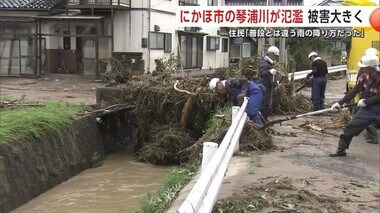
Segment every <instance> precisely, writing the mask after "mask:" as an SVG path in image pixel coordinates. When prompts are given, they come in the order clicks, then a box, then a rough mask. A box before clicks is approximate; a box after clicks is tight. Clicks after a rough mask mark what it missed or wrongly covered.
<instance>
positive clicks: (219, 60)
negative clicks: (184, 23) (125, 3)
mask: <svg viewBox="0 0 380 213" xmlns="http://www.w3.org/2000/svg"><path fill="white" fill-rule="evenodd" d="M223 2H224V1H223V0H219V1H218V5H223ZM198 3H199V4H200V5H201V6H206V5H207V0H199V1H198ZM177 5H178V1H177V0H171V1H170V0H151V2H150V4H149V0H132V1H131V10H130V12H128V11H116V13H115V17H114V18H115V19H114V20H115V21H114V23H115V24H114V26H115V27H114V42H115V47H114V51H122V52H142V53H143V58H144V61H145V71H153V70H154V69H155V66H156V64H155V63H154V60H155V59H157V58H168V57H169V56H170V53H164V50H149V49H148V48H143V47H142V46H141V44H142V38H148V45H149V37H148V35H149V32H154V26H155V25H157V26H159V27H160V32H162V33H171V34H172V51H171V53H174V54H175V55H178V52H179V41H178V39H179V38H178V34H177V30H184V29H183V28H180V27H178V26H175V25H174V24H173V23H175V18H176V17H175V12H176V10H177ZM149 7H150V9H149ZM149 11H150V12H149ZM129 13H130V14H129ZM218 30H219V28H216V27H213V28H204V29H202V30H201V32H204V33H207V34H208V35H209V36H218V37H220V36H219V35H218ZM203 39H204V40H203V66H202V69H209V68H210V67H211V68H219V67H228V61H229V54H228V52H225V53H222V40H221V39H220V42H219V43H220V47H219V50H216V51H207V50H206V47H207V39H206V36H204V37H203Z"/></svg>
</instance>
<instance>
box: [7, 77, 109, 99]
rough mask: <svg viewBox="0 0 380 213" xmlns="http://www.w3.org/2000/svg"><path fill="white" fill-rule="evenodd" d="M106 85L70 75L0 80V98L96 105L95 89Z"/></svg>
mask: <svg viewBox="0 0 380 213" xmlns="http://www.w3.org/2000/svg"><path fill="white" fill-rule="evenodd" d="M105 86H106V84H105V83H102V82H100V81H98V80H95V79H89V78H79V77H77V76H72V75H48V76H46V77H43V78H38V79H26V78H12V77H1V78H0V96H2V97H4V96H8V97H12V98H15V99H22V100H26V101H41V102H46V101H58V102H69V103H83V104H95V103H96V96H95V94H96V88H98V87H105Z"/></svg>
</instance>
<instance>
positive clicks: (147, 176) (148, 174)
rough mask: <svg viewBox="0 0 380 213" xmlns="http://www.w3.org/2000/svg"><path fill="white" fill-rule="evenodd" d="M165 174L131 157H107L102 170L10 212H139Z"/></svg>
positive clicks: (84, 174)
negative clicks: (134, 210) (141, 203)
mask: <svg viewBox="0 0 380 213" xmlns="http://www.w3.org/2000/svg"><path fill="white" fill-rule="evenodd" d="M168 172H169V167H163V166H155V165H149V164H146V163H142V162H138V161H136V160H135V158H134V157H133V156H132V155H131V154H125V153H114V154H110V155H108V156H107V157H106V159H105V160H104V164H103V165H102V166H100V167H97V168H92V169H87V170H85V171H83V172H81V173H80V174H78V175H76V176H74V177H72V178H70V179H69V180H67V181H66V182H64V183H61V184H60V185H58V186H56V187H54V188H52V189H50V190H49V191H47V192H45V193H43V194H41V195H40V196H38V197H36V198H34V199H33V200H31V201H29V202H28V203H26V204H24V205H22V206H21V207H19V208H18V209H16V210H15V211H14V212H17V213H21V212H27V213H30V212H38V213H42V212H49V213H50V212H91V213H95V212H99V213H100V212H102V213H103V212H115V213H117V212H129V211H128V210H130V209H131V208H133V209H138V208H139V206H140V205H139V204H140V200H141V199H142V198H143V197H144V196H145V195H146V193H147V192H149V191H152V190H155V189H157V188H158V187H159V186H160V185H161V184H162V183H163V179H164V177H165V175H166V174H167V173H168Z"/></svg>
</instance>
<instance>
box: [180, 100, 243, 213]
mask: <svg viewBox="0 0 380 213" xmlns="http://www.w3.org/2000/svg"><path fill="white" fill-rule="evenodd" d="M247 104H248V99H247V98H245V100H244V102H243V104H242V105H241V107H240V109H239V111H238V113H237V114H236V116H234V119H233V121H232V123H231V126H230V128H229V129H228V131H227V133H226V135H225V136H224V138H223V141H222V142H221V144H220V145H219V148H218V149H217V150H216V152H215V154H214V155H213V157H212V158H211V160H210V162H209V163H208V164H207V166H206V169H205V170H204V172H202V174H201V175H200V177H199V179H198V181H197V182H196V183H195V185H194V187H193V189H192V190H191V191H190V193H189V194H188V196H187V197H186V199H185V201H184V202H183V203H182V205H181V207H180V208H179V210H178V212H180V213H195V212H201V213H206V212H211V211H212V209H213V207H214V204H215V202H216V200H217V198H218V194H219V190H220V187H221V185H222V181H223V177H224V175H225V174H226V171H227V167H228V164H229V162H230V159H231V157H232V155H233V153H234V149H235V147H236V145H237V142H238V140H239V138H240V135H241V132H242V130H243V128H244V124H245V121H246V119H247V113H246V112H245V109H246V107H247Z"/></svg>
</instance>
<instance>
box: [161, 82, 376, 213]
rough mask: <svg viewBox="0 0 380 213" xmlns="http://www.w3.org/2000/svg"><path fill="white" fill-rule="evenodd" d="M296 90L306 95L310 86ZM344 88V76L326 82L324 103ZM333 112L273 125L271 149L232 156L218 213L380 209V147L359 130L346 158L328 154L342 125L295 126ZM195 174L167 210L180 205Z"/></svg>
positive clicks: (337, 96) (327, 119)
mask: <svg viewBox="0 0 380 213" xmlns="http://www.w3.org/2000/svg"><path fill="white" fill-rule="evenodd" d="M301 92H302V93H304V94H305V95H309V94H310V88H306V89H305V90H303V91H301ZM344 92H345V80H344V79H341V80H334V81H331V80H330V81H329V83H328V86H327V91H326V103H327V104H329V103H332V102H334V101H336V100H338V99H340V98H341V97H343V93H344ZM332 116H333V114H328V115H320V116H310V117H307V118H303V119H298V120H292V121H288V122H284V123H283V124H282V125H281V126H280V125H278V124H277V125H275V126H273V127H272V128H273V129H274V130H276V131H277V132H278V133H280V134H279V135H276V136H273V138H274V141H273V142H274V144H275V145H276V148H275V149H274V150H272V151H270V152H253V153H240V154H238V155H237V156H234V157H233V158H232V160H231V162H230V164H229V167H228V172H227V174H226V176H225V178H224V181H223V185H222V187H221V190H220V195H219V201H221V202H224V204H225V205H224V206H223V208H221V209H220V210H223V211H219V212H297V211H298V212H380V188H379V181H380V177H379V174H380V157H379V156H380V146H379V145H378V144H369V143H367V142H366V141H365V138H364V134H363V133H362V134H361V135H359V136H358V137H355V138H354V140H353V141H352V144H351V147H350V149H349V150H348V156H347V157H344V158H330V157H329V156H328V154H329V153H332V152H334V151H335V150H336V146H337V142H338V137H337V136H338V135H339V134H340V133H341V132H342V129H341V128H338V129H328V130H326V133H321V132H317V131H314V130H310V129H305V128H302V127H300V125H302V124H305V123H306V122H309V123H315V124H317V125H318V124H323V123H327V122H331V119H332ZM280 117H281V116H279V117H271V118H270V119H271V120H273V119H277V118H280ZM290 133H291V134H290ZM294 136H296V137H294ZM198 175H199V174H198ZM198 175H197V176H196V177H194V179H193V180H192V181H191V182H190V183H189V185H188V186H186V187H185V188H184V189H183V190H182V191H181V193H180V195H179V197H178V199H177V200H176V201H175V202H174V203H173V205H172V206H171V208H170V209H169V211H168V212H175V210H176V209H178V208H179V206H180V205H181V204H182V202H183V200H184V199H185V198H186V196H187V194H188V193H189V192H190V190H191V187H192V185H193V184H194V183H195V182H196V180H197V178H198ZM226 198H228V200H224V199H226ZM247 201H248V202H247ZM219 206H220V205H219ZM226 206H229V207H228V208H226ZM234 206H235V207H238V208H237V209H239V210H240V211H237V210H236V209H234V208H233V207H234ZM216 212H218V211H216Z"/></svg>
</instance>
